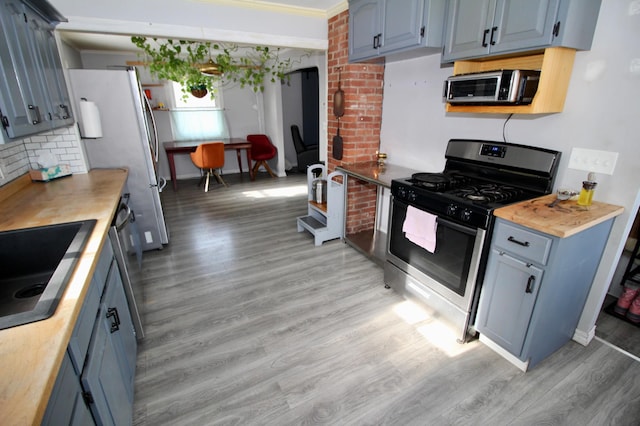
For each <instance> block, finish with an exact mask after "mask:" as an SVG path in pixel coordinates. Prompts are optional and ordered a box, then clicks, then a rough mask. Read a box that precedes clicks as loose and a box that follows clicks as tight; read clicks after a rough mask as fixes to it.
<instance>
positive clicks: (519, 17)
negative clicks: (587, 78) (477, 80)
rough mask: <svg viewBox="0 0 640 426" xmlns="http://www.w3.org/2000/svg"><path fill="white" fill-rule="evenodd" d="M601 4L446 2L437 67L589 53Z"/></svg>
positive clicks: (569, 0)
mask: <svg viewBox="0 0 640 426" xmlns="http://www.w3.org/2000/svg"><path fill="white" fill-rule="evenodd" d="M600 3H601V0H580V1H578V0H450V1H449V2H448V10H447V14H446V24H445V32H444V34H445V36H444V50H443V55H442V61H443V62H453V61H455V60H458V59H468V58H477V57H482V56H487V55H500V54H506V53H515V52H524V51H530V50H535V49H542V48H546V47H554V46H562V47H570V48H573V49H579V50H588V49H590V48H591V41H592V40H593V33H594V30H595V25H596V22H597V19H598V13H599V11H600Z"/></svg>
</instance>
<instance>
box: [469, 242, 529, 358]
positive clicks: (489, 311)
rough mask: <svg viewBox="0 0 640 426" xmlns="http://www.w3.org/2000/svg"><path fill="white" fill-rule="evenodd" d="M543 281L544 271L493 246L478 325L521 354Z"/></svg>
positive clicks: (510, 349) (488, 334)
mask: <svg viewBox="0 0 640 426" xmlns="http://www.w3.org/2000/svg"><path fill="white" fill-rule="evenodd" d="M541 280H542V270H541V269H539V268H536V267H535V266H533V265H531V264H528V263H525V262H522V261H520V260H518V259H516V258H514V257H511V256H509V255H508V254H507V253H504V252H502V251H498V250H496V249H491V253H490V255H489V260H488V264H487V272H486V278H485V282H484V286H483V288H482V293H481V295H480V304H479V307H478V319H477V321H476V326H477V328H478V331H480V332H481V333H483V334H485V335H486V336H487V337H488V338H490V339H491V340H493V341H494V342H495V343H497V344H498V345H500V346H502V347H503V348H504V349H506V350H507V351H509V352H510V353H512V354H514V355H515V356H517V357H520V354H521V352H522V347H523V344H524V340H525V337H526V335H527V329H528V326H529V320H530V319H531V314H532V312H533V307H534V304H535V300H536V297H537V295H538V291H539V289H540V285H541V284H542V283H541Z"/></svg>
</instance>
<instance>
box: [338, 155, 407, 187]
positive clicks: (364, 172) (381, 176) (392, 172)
mask: <svg viewBox="0 0 640 426" xmlns="http://www.w3.org/2000/svg"><path fill="white" fill-rule="evenodd" d="M336 169H337V170H342V171H343V172H345V173H346V174H348V175H349V176H354V177H357V178H358V179H361V180H364V181H365V182H370V183H374V184H376V185H381V186H384V187H385V188H391V181H392V180H393V179H401V178H407V177H411V175H412V174H414V173H416V172H417V170H413V169H408V168H406V167H402V166H396V165H393V164H385V165H384V166H379V165H378V163H377V162H376V161H369V162H365V163H353V164H342V165H340V166H338V167H336Z"/></svg>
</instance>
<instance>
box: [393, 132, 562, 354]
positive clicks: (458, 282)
mask: <svg viewBox="0 0 640 426" xmlns="http://www.w3.org/2000/svg"><path fill="white" fill-rule="evenodd" d="M445 157H446V163H445V168H444V170H443V171H442V172H441V173H416V174H414V175H413V176H411V177H408V178H405V179H396V180H393V181H392V183H391V199H392V202H391V209H390V220H389V236H388V244H387V261H386V263H385V268H384V279H385V283H386V285H388V286H390V287H391V288H393V289H394V290H395V291H396V292H398V293H400V294H403V295H404V296H406V297H408V298H411V299H416V300H418V301H419V302H420V303H421V304H423V305H424V306H425V307H427V308H428V310H430V311H431V313H432V314H433V315H434V316H435V317H437V318H441V319H443V320H445V321H446V322H448V323H449V324H451V325H452V326H453V327H454V330H455V331H456V334H457V335H458V340H459V341H460V342H466V341H467V340H468V339H469V338H470V336H473V335H475V334H476V333H475V328H474V320H475V315H476V309H477V304H478V298H479V295H480V288H481V286H482V280H483V276H484V268H485V263H486V258H487V254H488V249H489V243H490V241H491V231H492V228H493V223H494V216H493V210H494V209H496V208H499V207H502V206H505V205H508V204H511V203H515V202H519V201H523V200H527V199H532V198H536V197H538V196H541V195H544V194H548V193H550V192H551V190H552V188H553V183H554V180H555V176H556V171H557V168H558V164H559V162H560V152H558V151H552V150H548V149H543V148H536V147H531V146H525V145H516V144H511V143H504V142H493V141H482V140H470V139H452V140H450V141H449V143H448V144H447V149H446V153H445Z"/></svg>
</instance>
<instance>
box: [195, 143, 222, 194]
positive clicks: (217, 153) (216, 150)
mask: <svg viewBox="0 0 640 426" xmlns="http://www.w3.org/2000/svg"><path fill="white" fill-rule="evenodd" d="M191 161H193V164H195V166H196V167H199V168H200V173H203V172H204V171H205V170H206V176H202V179H204V178H205V177H206V183H205V184H204V192H208V191H209V177H210V176H211V175H212V174H213V175H214V176H215V178H216V179H217V181H218V182H220V183H221V184H223V185H224V186H227V184H226V183H225V181H224V180H222V176H220V174H219V173H218V171H217V170H216V169H222V167H223V166H224V143H223V142H207V143H203V144H201V145H198V147H197V148H196V150H195V151H194V152H192V153H191ZM202 179H200V183H202Z"/></svg>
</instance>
